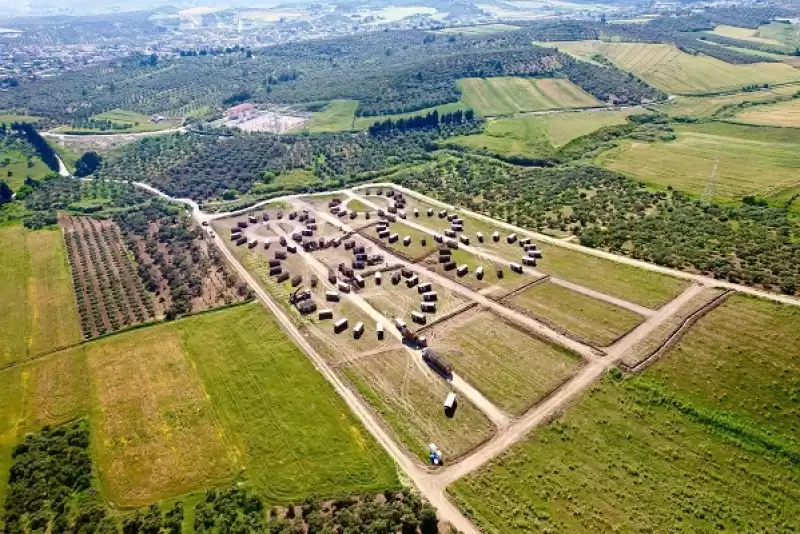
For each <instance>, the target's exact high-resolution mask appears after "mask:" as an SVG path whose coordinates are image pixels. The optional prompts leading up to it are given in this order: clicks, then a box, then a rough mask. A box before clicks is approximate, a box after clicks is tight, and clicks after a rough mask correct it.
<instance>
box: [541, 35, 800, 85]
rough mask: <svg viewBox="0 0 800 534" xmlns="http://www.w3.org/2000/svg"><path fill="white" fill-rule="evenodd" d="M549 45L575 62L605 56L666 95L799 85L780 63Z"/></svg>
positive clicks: (650, 49) (657, 48) (596, 44)
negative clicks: (746, 63) (745, 87)
mask: <svg viewBox="0 0 800 534" xmlns="http://www.w3.org/2000/svg"><path fill="white" fill-rule="evenodd" d="M552 45H553V46H555V47H556V48H558V49H559V50H561V51H563V52H565V53H568V54H570V55H574V56H576V57H579V58H585V59H591V57H592V56H594V55H596V54H600V55H602V56H605V57H606V58H608V59H609V60H610V61H612V62H613V63H614V64H615V65H616V66H617V67H619V68H620V69H623V70H626V71H630V72H632V73H633V74H635V75H636V76H638V77H640V78H642V79H643V80H644V81H646V82H648V83H650V84H652V85H653V86H655V87H657V88H659V89H661V90H662V91H665V92H667V93H670V94H698V93H714V92H722V91H731V90H740V89H741V88H742V87H744V86H747V85H753V84H765V83H769V84H779V83H788V82H797V81H800V71H798V70H797V69H795V68H793V67H791V66H790V65H786V64H783V63H755V64H750V65H733V64H730V63H726V62H724V61H721V60H718V59H715V58H712V57H709V56H704V55H697V56H694V55H690V54H686V53H684V52H681V51H680V50H678V49H677V48H675V47H674V46H672V45H667V44H644V43H606V42H602V41H569V42H568V41H564V42H556V43H552Z"/></svg>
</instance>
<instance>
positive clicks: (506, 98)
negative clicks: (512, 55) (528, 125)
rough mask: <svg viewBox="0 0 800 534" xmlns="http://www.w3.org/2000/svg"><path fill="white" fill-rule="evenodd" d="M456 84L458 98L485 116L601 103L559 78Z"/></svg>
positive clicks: (508, 79)
mask: <svg viewBox="0 0 800 534" xmlns="http://www.w3.org/2000/svg"><path fill="white" fill-rule="evenodd" d="M459 86H460V88H461V93H462V97H461V101H462V102H463V103H464V104H465V105H466V106H467V107H470V108H472V109H474V110H475V112H476V113H477V114H479V115H483V116H485V117H486V116H496V115H513V114H515V113H521V112H525V111H546V110H552V109H567V108H585V107H593V106H602V105H603V103H602V102H600V101H599V100H597V99H596V98H594V97H593V96H591V95H590V94H588V93H586V92H585V91H583V89H581V88H579V87H578V86H576V85H575V84H573V83H572V82H570V81H569V80H565V79H561V78H535V79H528V78H504V77H499V78H465V79H463V80H460V81H459Z"/></svg>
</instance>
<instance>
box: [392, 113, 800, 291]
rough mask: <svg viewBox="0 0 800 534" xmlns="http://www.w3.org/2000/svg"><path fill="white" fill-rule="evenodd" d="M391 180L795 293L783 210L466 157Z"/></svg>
mask: <svg viewBox="0 0 800 534" xmlns="http://www.w3.org/2000/svg"><path fill="white" fill-rule="evenodd" d="M658 126H659V125H657V124H655V125H650V126H649V127H650V128H656V131H658V130H657V128H658ZM395 176H396V177H397V179H398V180H399V182H400V183H401V184H402V185H405V186H407V187H411V188H414V189H418V190H420V191H422V192H427V193H430V194H432V195H433V196H436V197H438V198H439V199H441V200H442V201H444V202H447V203H449V204H454V205H460V206H464V207H467V208H470V209H473V210H475V211H479V212H483V213H486V214H488V215H490V216H492V217H496V218H499V219H501V220H505V221H507V222H510V223H513V224H517V225H520V226H524V227H528V228H534V229H538V230H542V231H557V232H570V233H572V234H574V235H576V236H579V238H580V241H581V243H582V244H584V245H586V246H590V247H599V248H604V249H607V250H611V251H613V252H616V253H618V254H625V255H630V256H632V257H634V258H638V259H643V260H647V261H651V262H654V263H657V264H659V265H665V266H667V267H673V268H677V269H684V270H689V271H695V272H700V273H703V274H707V275H709V276H712V277H716V278H719V279H723V280H728V281H731V282H737V283H744V284H747V285H755V286H761V287H765V288H768V289H773V290H779V291H783V292H785V293H788V294H796V293H798V292H800V261H798V258H800V240H798V235H797V226H796V224H795V223H794V221H793V219H792V216H791V214H790V213H789V211H788V209H786V208H769V207H764V206H759V205H747V204H746V205H743V206H720V205H716V204H713V203H708V202H702V201H699V200H695V199H692V198H690V197H687V196H686V195H684V194H681V193H679V192H676V191H672V190H671V189H668V190H666V191H651V190H648V189H647V188H646V187H644V185H643V184H639V183H637V182H634V181H633V180H630V179H628V178H626V177H624V176H621V175H619V174H616V173H613V172H610V171H606V170H603V169H599V168H596V167H592V166H588V165H581V166H561V167H555V168H535V167H534V168H521V167H512V166H508V165H503V164H500V163H499V162H492V160H490V159H486V158H481V159H478V158H474V157H468V156H467V157H459V158H452V159H449V160H446V161H444V162H439V163H437V164H436V165H432V166H429V167H427V168H425V169H424V170H416V169H415V170H408V171H406V172H402V173H399V174H396V175H395ZM476 199H479V200H476ZM564 208H570V209H569V210H565V209H564Z"/></svg>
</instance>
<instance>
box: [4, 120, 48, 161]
mask: <svg viewBox="0 0 800 534" xmlns="http://www.w3.org/2000/svg"><path fill="white" fill-rule="evenodd" d="M11 129H12V130H15V131H17V132H18V133H19V135H20V136H22V137H23V138H24V139H25V140H26V141H27V142H28V143H30V144H31V146H32V147H33V148H34V150H36V155H38V156H39V157H40V158H41V160H42V161H43V162H44V164H45V165H47V166H48V167H50V169H52V170H53V171H55V172H58V170H59V167H58V157H57V156H56V152H55V150H53V147H51V146H50V145H49V144H48V143H47V141H45V140H44V137H42V136H41V135H40V134H39V132H37V131H36V128H35V127H34V126H33V125H32V124H29V123H25V122H15V123H13V124H12V125H11Z"/></svg>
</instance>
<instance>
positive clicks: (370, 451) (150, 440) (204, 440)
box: [0, 304, 398, 509]
mask: <svg viewBox="0 0 800 534" xmlns="http://www.w3.org/2000/svg"><path fill="white" fill-rule="evenodd" d="M264 346H269V347H270V350H269V351H266V352H265V351H264V350H263V347H264ZM0 400H2V401H3V406H4V410H2V415H0V476H2V479H1V480H2V484H0V500H1V499H2V497H3V495H4V492H5V488H6V486H5V482H6V480H7V477H6V476H5V473H6V472H7V468H8V465H9V460H10V447H11V446H13V445H14V444H15V443H16V442H17V440H19V439H21V437H22V435H23V434H24V433H25V432H28V431H37V430H39V429H40V428H41V427H42V426H44V425H54V424H61V423H64V422H66V421H69V420H73V419H75V418H77V417H81V416H85V415H88V416H89V421H90V424H91V428H92V451H93V456H94V461H95V463H96V466H97V473H98V475H99V480H100V482H101V487H102V494H103V497H104V498H105V500H106V501H107V502H108V503H110V504H112V505H114V506H115V507H117V508H123V509H125V508H130V507H135V506H143V505H147V504H150V503H152V502H154V501H157V500H160V499H169V498H173V497H177V496H179V495H183V494H185V493H187V492H191V491H195V490H202V489H205V488H207V487H210V486H216V485H220V484H225V483H227V482H228V481H230V480H232V479H233V478H239V479H244V480H246V481H247V482H248V484H249V485H250V486H251V487H253V488H254V489H256V490H257V491H258V492H259V493H260V494H261V495H263V496H264V497H265V498H266V499H267V501H268V502H270V503H285V502H290V501H301V500H302V499H304V498H305V497H307V496H310V495H314V496H318V497H320V498H324V497H326V496H327V497H330V496H334V495H341V494H350V493H361V492H369V491H376V492H377V491H383V490H385V489H395V488H397V486H398V482H397V478H396V474H395V469H394V465H393V464H392V463H391V461H390V460H389V459H388V457H386V456H385V455H384V453H383V451H382V450H381V449H380V448H379V447H378V445H377V444H376V443H375V442H374V441H373V440H372V438H371V437H370V436H369V434H368V433H367V432H366V431H365V430H364V429H363V428H362V427H361V426H360V425H359V424H358V422H357V421H356V419H355V418H354V416H352V415H351V414H350V412H349V410H348V409H347V407H346V406H345V404H344V402H343V401H341V400H340V399H339V397H338V396H336V394H335V393H334V392H333V390H332V389H331V387H330V386H329V385H328V384H327V383H326V382H325V381H324V379H323V378H322V377H321V376H320V375H319V374H318V373H317V371H316V370H315V369H314V367H313V365H312V363H311V362H310V361H309V360H308V359H307V358H306V356H305V355H303V354H302V353H301V352H300V350H299V349H298V348H297V347H296V346H295V345H294V344H293V343H292V342H291V341H290V340H289V339H288V338H287V337H286V336H285V334H284V333H283V332H282V331H281V330H280V328H279V327H278V325H277V323H276V322H275V320H274V319H273V318H272V317H271V316H269V315H268V314H267V313H266V312H265V311H264V310H263V309H262V308H261V306H260V305H256V304H245V305H241V306H238V307H234V308H230V309H227V310H222V311H216V312H212V313H207V314H202V315H198V316H195V317H191V318H187V319H183V320H179V321H176V322H171V323H165V324H161V325H157V326H152V327H148V328H143V329H137V330H134V331H131V332H125V333H121V334H118V335H116V336H111V337H106V338H103V339H100V340H96V341H92V342H90V343H86V344H83V345H80V346H77V347H74V348H70V349H67V350H65V351H61V352H57V353H54V354H51V355H48V356H47V357H45V358H42V359H37V360H34V361H31V362H26V363H25V364H22V365H20V366H15V367H12V368H10V369H5V370H0ZM299 466H302V468H298V467H299Z"/></svg>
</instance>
